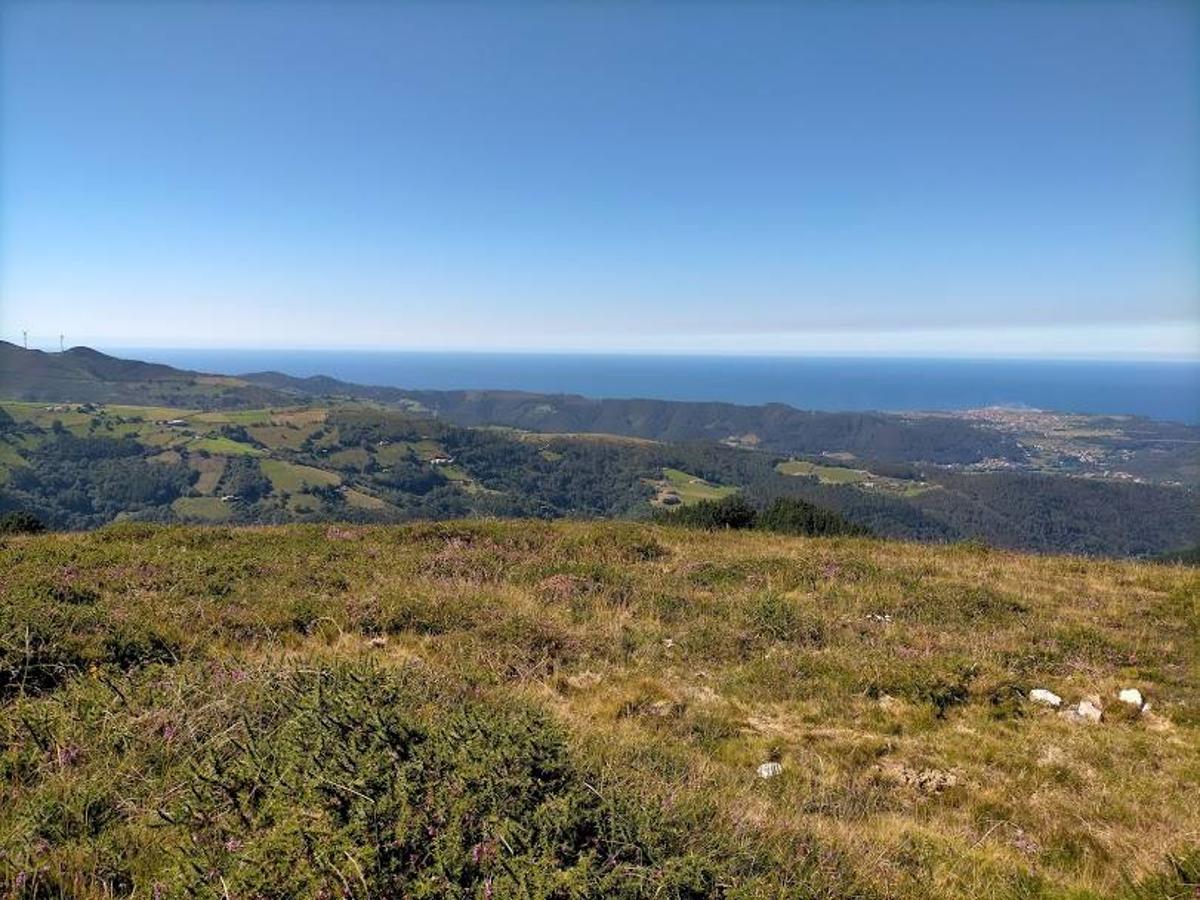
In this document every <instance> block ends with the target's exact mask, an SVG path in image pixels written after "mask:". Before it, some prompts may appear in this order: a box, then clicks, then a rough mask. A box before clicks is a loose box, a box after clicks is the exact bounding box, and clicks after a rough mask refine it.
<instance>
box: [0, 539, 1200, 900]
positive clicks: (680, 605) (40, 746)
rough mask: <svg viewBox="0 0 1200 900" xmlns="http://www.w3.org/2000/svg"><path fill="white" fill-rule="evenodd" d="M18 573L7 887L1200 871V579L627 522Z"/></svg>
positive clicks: (357, 893)
mask: <svg viewBox="0 0 1200 900" xmlns="http://www.w3.org/2000/svg"><path fill="white" fill-rule="evenodd" d="M0 590H2V591H3V593H4V598H5V601H4V603H2V604H0V704H2V706H0V710H2V711H3V714H2V715H0V772H2V773H3V775H2V777H0V893H4V892H7V893H10V894H12V895H14V896H66V895H69V896H74V897H101V896H114V895H115V896H131V895H132V896H182V895H199V896H217V897H219V896H230V897H245V896H354V897H367V896H399V895H407V896H430V897H435V896H436V897H442V896H472V897H510V896H530V897H547V896H627V897H650V896H663V897H682V896H691V897H700V896H739V897H752V896H814V897H815V896H819V897H827V898H837V897H845V898H849V897H855V898H872V897H929V898H933V897H979V896H989V897H1018V896H1019V897H1027V898H1030V897H1065V896H1071V897H1074V898H1086V897H1097V898H1098V897H1113V896H1128V897H1134V896H1138V897H1179V898H1182V897H1190V896H1193V893H1192V892H1194V890H1195V882H1196V879H1197V877H1198V876H1200V852H1198V847H1197V840H1196V835H1197V834H1200V808H1198V807H1197V805H1196V804H1195V802H1194V796H1193V794H1194V791H1193V788H1194V785H1195V784H1197V783H1198V782H1200V757H1198V756H1197V754H1196V752H1195V749H1196V747H1197V746H1200V618H1198V613H1200V609H1198V607H1197V597H1198V596H1200V575H1198V574H1197V571H1196V570H1195V569H1191V568H1185V567H1182V566H1164V565H1153V564H1140V563H1116V562H1095V561H1092V562H1087V561H1083V560H1080V559H1078V558H1059V557H1028V556H1019V555H1013V554H1007V553H999V552H994V551H993V552H987V551H982V550H980V549H977V548H970V547H963V548H936V547H929V546H922V545H915V544H903V543H888V542H880V541H873V540H867V539H857V538H856V539H850V538H840V539H796V538H782V537H776V536H770V535H762V534H743V533H703V532H685V531H681V530H676V529H671V528H662V527H651V526H641V525H629V524H617V523H608V524H582V523H565V522H564V523H540V522H513V523H506V524H500V523H480V522H457V523H448V524H443V525H417V526H409V527H355V526H336V527H330V526H292V527H287V528H254V529H227V528H206V529H197V528H170V529H161V528H152V527H149V526H145V525H136V526H135V525H126V526H115V527H112V528H108V529H104V530H101V531H97V532H93V533H90V534H76V535H48V536H42V537H31V538H26V537H23V538H9V539H7V540H5V541H4V542H3V544H0ZM1035 688H1043V689H1047V690H1050V691H1053V692H1054V693H1056V694H1058V695H1061V697H1062V698H1063V708H1066V707H1067V706H1074V705H1075V704H1078V703H1079V702H1080V701H1081V699H1083V698H1086V697H1089V696H1091V695H1094V696H1095V698H1096V700H1097V703H1098V705H1099V706H1100V707H1102V708H1103V714H1102V721H1099V722H1092V721H1090V720H1087V719H1078V720H1072V718H1071V717H1069V716H1066V715H1063V714H1060V713H1058V712H1056V711H1055V710H1053V709H1051V708H1050V707H1048V706H1044V705H1040V704H1038V703H1035V702H1032V701H1031V699H1030V691H1032V690H1033V689H1035ZM1126 688H1137V689H1139V690H1140V691H1141V692H1142V693H1143V694H1144V695H1145V698H1146V699H1147V700H1148V702H1149V708H1147V709H1146V710H1144V711H1141V712H1139V711H1138V710H1137V709H1136V708H1134V707H1132V706H1128V705H1126V704H1124V703H1122V702H1120V701H1119V700H1118V699H1117V692H1118V691H1120V690H1122V689H1126ZM770 763H777V764H778V768H776V767H774V766H770V765H768V764H770ZM764 765H765V766H766V768H763V769H762V771H763V772H764V773H766V774H768V775H770V776H771V777H768V778H763V777H760V774H759V770H760V767H763V766H764Z"/></svg>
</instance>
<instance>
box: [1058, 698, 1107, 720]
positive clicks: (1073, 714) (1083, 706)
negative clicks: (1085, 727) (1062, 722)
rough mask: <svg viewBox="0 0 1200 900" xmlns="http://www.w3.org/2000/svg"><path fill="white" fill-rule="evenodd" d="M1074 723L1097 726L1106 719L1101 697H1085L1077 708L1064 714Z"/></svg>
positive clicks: (1074, 707) (1072, 708)
mask: <svg viewBox="0 0 1200 900" xmlns="http://www.w3.org/2000/svg"><path fill="white" fill-rule="evenodd" d="M1063 715H1065V716H1066V717H1067V718H1068V719H1070V720H1071V721H1072V722H1084V723H1086V724H1089V725H1095V724H1097V723H1099V722H1100V720H1101V719H1103V718H1104V710H1103V708H1102V707H1101V706H1100V698H1099V697H1095V696H1093V697H1084V698H1083V699H1082V700H1080V701H1079V703H1077V704H1076V705H1075V706H1072V707H1071V708H1070V709H1068V710H1067V711H1066V712H1064V713H1063Z"/></svg>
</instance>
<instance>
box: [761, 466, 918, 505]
mask: <svg viewBox="0 0 1200 900" xmlns="http://www.w3.org/2000/svg"><path fill="white" fill-rule="evenodd" d="M775 470H776V471H777V472H779V473H780V474H781V475H794V476H800V477H808V478H816V479H817V480H818V481H820V482H821V484H853V485H856V486H858V487H859V488H861V489H863V490H865V491H878V492H881V493H888V494H896V495H900V496H904V497H915V496H916V495H917V494H923V493H925V492H926V491H932V490H935V489H937V487H938V486H937V485H935V484H928V483H927V482H924V481H913V480H911V479H907V478H892V477H890V476H886V475H876V474H874V473H873V472H868V471H866V470H865V469H850V468H846V467H844V466H823V465H820V464H819V463H812V462H808V461H807V460H803V459H791V460H788V461H787V462H781V463H779V464H778V465H777V466H775Z"/></svg>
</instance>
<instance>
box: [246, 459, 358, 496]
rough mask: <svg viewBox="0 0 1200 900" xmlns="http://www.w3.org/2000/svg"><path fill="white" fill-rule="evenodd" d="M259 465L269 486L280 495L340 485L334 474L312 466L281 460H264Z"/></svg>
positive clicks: (339, 480)
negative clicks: (268, 481)
mask: <svg viewBox="0 0 1200 900" xmlns="http://www.w3.org/2000/svg"><path fill="white" fill-rule="evenodd" d="M261 465H262V471H263V474H264V475H266V476H267V478H269V479H271V486H272V487H273V488H275V490H277V491H279V492H280V493H281V494H292V493H297V492H299V491H303V490H304V489H305V488H309V487H324V486H328V485H336V484H341V479H340V478H339V477H338V476H337V475H336V474H335V473H333V472H326V471H325V470H324V469H317V468H314V467H312V466H302V465H299V464H297V463H290V462H284V461H283V460H281V459H264V460H263V461H262V463H261Z"/></svg>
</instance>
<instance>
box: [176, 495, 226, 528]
mask: <svg viewBox="0 0 1200 900" xmlns="http://www.w3.org/2000/svg"><path fill="white" fill-rule="evenodd" d="M171 508H172V509H173V510H175V514H176V515H177V516H179V517H180V518H181V519H187V520H199V521H202V522H225V521H227V520H228V519H229V518H230V517H231V516H232V515H233V507H232V506H230V505H229V504H228V503H222V502H221V500H220V498H219V497H180V498H179V499H178V500H176V501H175V502H174V503H172V504H171Z"/></svg>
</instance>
